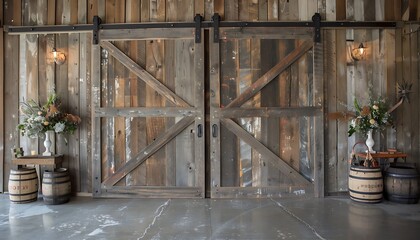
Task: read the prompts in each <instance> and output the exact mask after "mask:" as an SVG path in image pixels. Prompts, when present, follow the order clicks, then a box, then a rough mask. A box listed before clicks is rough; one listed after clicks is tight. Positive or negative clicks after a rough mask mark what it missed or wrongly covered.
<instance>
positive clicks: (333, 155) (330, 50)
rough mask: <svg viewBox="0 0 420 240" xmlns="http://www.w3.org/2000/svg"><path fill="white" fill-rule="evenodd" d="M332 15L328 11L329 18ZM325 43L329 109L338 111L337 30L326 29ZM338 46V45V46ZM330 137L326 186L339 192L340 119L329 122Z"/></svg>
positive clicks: (328, 138) (328, 141) (327, 152)
mask: <svg viewBox="0 0 420 240" xmlns="http://www.w3.org/2000/svg"><path fill="white" fill-rule="evenodd" d="M329 16H330V14H329V12H328V11H327V20H328V17H329ZM324 45H325V55H324V56H325V59H324V62H325V65H326V66H329V68H328V69H327V71H326V72H325V81H326V82H327V83H328V84H327V86H326V88H327V89H326V92H327V93H328V95H327V99H326V100H327V105H326V108H327V111H328V112H337V111H338V110H337V102H338V99H337V98H338V96H337V95H338V94H337V84H338V82H337V66H336V64H338V63H337V51H336V30H330V31H325V34H324ZM337 47H338V46H337ZM326 124H327V129H328V130H329V131H327V132H328V137H327V138H326V144H325V145H326V146H325V147H326V152H325V158H326V159H327V163H328V168H327V173H328V174H327V176H326V180H327V181H326V187H327V189H329V190H330V191H334V192H337V191H338V189H339V187H338V169H339V168H338V161H339V159H338V149H337V147H338V146H337V145H338V139H337V138H338V121H336V120H331V121H328V122H327V123H326Z"/></svg>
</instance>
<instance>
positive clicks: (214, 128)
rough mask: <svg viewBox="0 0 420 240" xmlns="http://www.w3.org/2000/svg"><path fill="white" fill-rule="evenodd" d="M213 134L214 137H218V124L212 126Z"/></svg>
mask: <svg viewBox="0 0 420 240" xmlns="http://www.w3.org/2000/svg"><path fill="white" fill-rule="evenodd" d="M211 132H212V135H213V137H214V138H215V137H217V124H213V126H211Z"/></svg>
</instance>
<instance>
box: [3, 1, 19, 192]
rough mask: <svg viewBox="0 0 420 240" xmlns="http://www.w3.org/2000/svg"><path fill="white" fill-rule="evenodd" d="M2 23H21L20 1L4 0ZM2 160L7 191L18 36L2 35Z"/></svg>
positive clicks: (14, 143) (15, 136)
mask: <svg viewBox="0 0 420 240" xmlns="http://www.w3.org/2000/svg"><path fill="white" fill-rule="evenodd" d="M4 10H5V11H4V24H7V25H13V26H20V25H21V24H22V20H21V19H22V11H21V10H22V4H21V2H20V1H7V0H5V1H4ZM4 59H10V61H4V95H3V96H4V97H3V99H4V113H5V115H4V117H5V118H4V149H5V151H4V162H3V165H2V172H3V173H2V176H3V178H2V179H4V181H2V183H3V185H2V189H3V190H4V191H7V190H8V189H7V182H8V181H9V172H10V168H11V159H12V154H11V151H9V149H12V148H14V147H18V146H19V133H18V132H17V131H16V126H17V125H18V123H19V119H18V117H19V111H18V109H19V94H18V93H19V81H17V80H18V79H19V59H20V56H19V36H9V35H4Z"/></svg>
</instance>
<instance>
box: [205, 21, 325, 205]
mask: <svg viewBox="0 0 420 240" xmlns="http://www.w3.org/2000/svg"><path fill="white" fill-rule="evenodd" d="M211 36H213V35H211ZM322 61H323V60H322V47H321V44H320V43H319V44H318V43H314V42H313V31H312V29H311V28H308V29H306V28H300V29H296V28H295V29H287V28H247V27H245V28H222V29H221V30H220V39H219V40H218V42H214V41H213V39H212V40H211V41H210V92H211V94H210V105H211V106H210V128H211V129H210V132H211V136H210V142H211V151H210V159H211V183H210V185H211V196H212V197H215V198H223V197H226V198H232V197H234V198H237V197H270V196H272V197H283V196H286V195H293V196H305V195H309V196H313V195H315V196H323V141H324V140H323V107H322V106H323V76H322V72H323V64H322Z"/></svg>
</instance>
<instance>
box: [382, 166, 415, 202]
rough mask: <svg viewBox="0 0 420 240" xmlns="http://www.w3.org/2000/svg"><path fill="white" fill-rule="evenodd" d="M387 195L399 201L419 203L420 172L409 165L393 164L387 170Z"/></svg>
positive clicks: (385, 181)
mask: <svg viewBox="0 0 420 240" xmlns="http://www.w3.org/2000/svg"><path fill="white" fill-rule="evenodd" d="M384 185H385V197H386V199H388V200H389V201H393V202H398V203H408V204H412V203H418V201H419V196H420V194H419V174H418V172H417V170H416V168H415V167H411V166H409V165H401V164H397V165H391V166H390V167H389V168H388V169H387V170H386V172H385V180H384Z"/></svg>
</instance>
